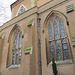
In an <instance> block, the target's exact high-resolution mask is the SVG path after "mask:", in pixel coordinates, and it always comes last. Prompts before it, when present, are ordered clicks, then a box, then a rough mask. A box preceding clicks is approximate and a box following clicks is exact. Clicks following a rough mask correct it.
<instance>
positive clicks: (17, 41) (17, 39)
mask: <svg viewBox="0 0 75 75" xmlns="http://www.w3.org/2000/svg"><path fill="white" fill-rule="evenodd" d="M18 43H19V32H18V34H17V38H16V48H18Z"/></svg>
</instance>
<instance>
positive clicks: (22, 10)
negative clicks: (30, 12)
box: [16, 4, 27, 16]
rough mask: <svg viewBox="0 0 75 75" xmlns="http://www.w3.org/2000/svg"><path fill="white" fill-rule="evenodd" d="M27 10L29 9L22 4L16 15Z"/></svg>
mask: <svg viewBox="0 0 75 75" xmlns="http://www.w3.org/2000/svg"><path fill="white" fill-rule="evenodd" d="M26 11H27V8H26V7H25V6H24V5H23V4H22V5H21V6H20V8H19V9H18V12H17V14H16V16H18V15H21V14H22V13H24V12H26Z"/></svg>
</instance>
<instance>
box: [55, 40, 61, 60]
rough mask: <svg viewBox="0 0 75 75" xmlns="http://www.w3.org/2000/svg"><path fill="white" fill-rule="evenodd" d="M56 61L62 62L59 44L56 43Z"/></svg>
mask: <svg viewBox="0 0 75 75" xmlns="http://www.w3.org/2000/svg"><path fill="white" fill-rule="evenodd" d="M56 51H57V60H62V52H61V42H60V41H57V42H56Z"/></svg>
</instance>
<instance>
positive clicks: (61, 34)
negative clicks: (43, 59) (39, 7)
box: [48, 14, 71, 61]
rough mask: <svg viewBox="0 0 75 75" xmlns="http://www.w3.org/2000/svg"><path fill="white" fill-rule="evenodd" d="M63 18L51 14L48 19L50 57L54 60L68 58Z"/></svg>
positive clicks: (67, 43) (67, 42)
mask: <svg viewBox="0 0 75 75" xmlns="http://www.w3.org/2000/svg"><path fill="white" fill-rule="evenodd" d="M65 29H66V28H65V26H64V21H63V19H62V18H61V17H60V16H58V15H56V14H53V15H52V16H51V17H50V19H49V21H48V37H49V49H50V57H51V59H50V60H52V58H54V59H55V60H56V61H62V60H70V59H71V57H70V50H69V49H70V48H69V40H68V37H67V34H66V30H65Z"/></svg>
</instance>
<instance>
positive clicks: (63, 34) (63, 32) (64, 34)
mask: <svg viewBox="0 0 75 75" xmlns="http://www.w3.org/2000/svg"><path fill="white" fill-rule="evenodd" d="M59 26H60V33H61V37H64V36H66V33H65V28H64V23H63V20H62V19H60V21H59Z"/></svg>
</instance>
